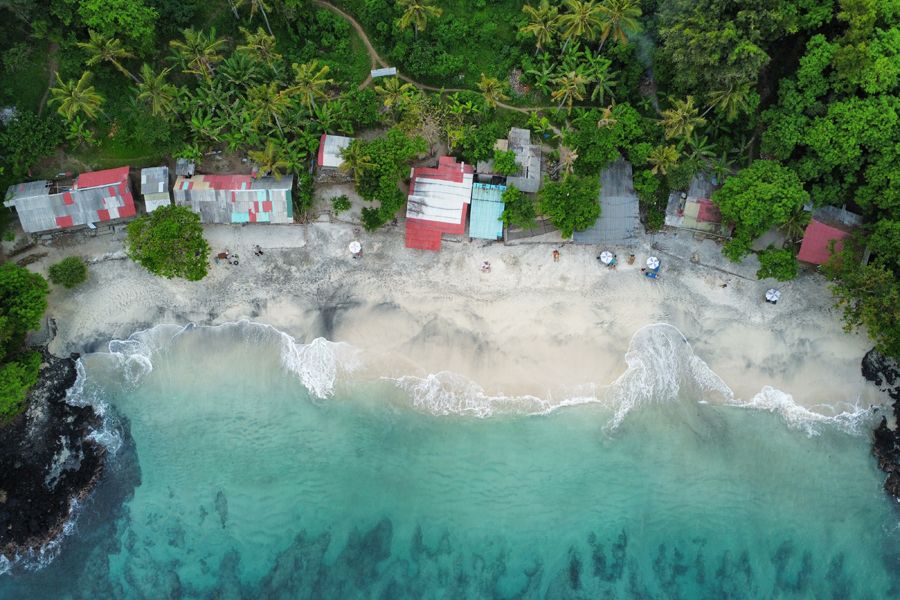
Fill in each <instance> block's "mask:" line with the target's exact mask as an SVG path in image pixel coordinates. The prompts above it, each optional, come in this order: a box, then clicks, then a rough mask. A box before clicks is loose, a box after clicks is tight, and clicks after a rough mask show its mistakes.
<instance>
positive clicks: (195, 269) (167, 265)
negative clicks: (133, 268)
mask: <svg viewBox="0 0 900 600" xmlns="http://www.w3.org/2000/svg"><path fill="white" fill-rule="evenodd" d="M125 246H126V248H127V249H128V256H130V257H131V258H132V259H133V260H134V261H135V262H137V263H138V264H140V265H142V266H143V267H144V268H145V269H147V270H148V271H150V272H151V273H154V274H156V275H159V276H160V277H168V278H172V277H183V278H184V279H187V280H189V281H199V280H200V279H203V278H204V277H206V272H207V269H208V266H209V264H208V263H209V244H208V243H206V240H205V239H204V238H203V227H201V226H200V216H199V215H197V214H195V213H193V212H192V211H191V210H190V209H189V208H185V207H183V206H162V207H160V208H157V209H156V210H154V211H153V212H152V213H150V214H148V215H143V216H141V217H138V218H137V219H135V220H134V221H132V222H131V223H129V224H128V235H127V237H126V239H125Z"/></svg>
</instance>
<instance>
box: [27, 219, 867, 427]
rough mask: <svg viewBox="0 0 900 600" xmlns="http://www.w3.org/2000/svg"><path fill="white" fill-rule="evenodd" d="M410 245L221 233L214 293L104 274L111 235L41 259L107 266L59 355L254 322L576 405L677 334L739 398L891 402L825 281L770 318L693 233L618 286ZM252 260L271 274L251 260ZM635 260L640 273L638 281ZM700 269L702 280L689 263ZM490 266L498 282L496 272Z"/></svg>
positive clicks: (68, 297) (510, 249)
mask: <svg viewBox="0 0 900 600" xmlns="http://www.w3.org/2000/svg"><path fill="white" fill-rule="evenodd" d="M402 234H403V232H402V229H401V228H388V229H386V230H384V231H381V232H378V233H376V234H366V233H362V234H361V236H360V237H361V239H362V241H363V245H364V252H365V255H364V257H363V258H362V259H361V260H354V259H352V258H350V255H349V252H348V251H347V244H348V243H349V242H350V241H351V240H352V239H353V237H354V232H353V229H352V228H351V227H349V226H345V225H331V224H327V223H320V224H314V225H309V226H265V225H261V226H247V227H243V228H242V227H232V226H210V227H207V237H208V239H209V240H210V244H211V245H212V247H213V252H214V253H215V252H218V251H221V250H224V249H225V248H228V249H230V250H231V251H232V252H237V253H238V254H239V255H240V260H241V264H240V265H239V266H237V267H234V266H228V265H224V264H220V265H214V266H213V267H212V269H211V273H210V275H209V277H207V279H205V280H204V281H202V282H198V283H191V282H186V281H182V280H165V279H159V278H156V277H153V276H151V275H150V274H149V273H147V272H146V271H144V270H143V269H142V268H141V267H139V266H137V265H136V264H134V263H132V262H131V261H129V260H102V258H103V257H104V256H107V257H108V256H109V255H110V253H116V252H119V253H121V249H122V244H121V242H120V241H117V240H115V239H112V236H107V237H106V238H102V239H91V240H88V241H85V242H83V243H77V244H76V243H71V242H69V243H65V247H61V246H63V244H60V243H57V246H56V247H53V248H49V249H48V248H40V250H41V251H49V255H48V256H47V257H46V258H45V259H43V260H42V261H40V262H38V263H35V264H34V265H32V268H34V269H35V270H43V269H45V268H46V265H47V264H49V263H50V262H54V261H56V260H58V259H59V258H60V257H61V256H63V255H67V254H80V255H82V256H84V257H85V258H87V259H89V260H98V259H100V260H101V262H98V263H97V264H95V265H92V267H91V270H90V280H89V282H88V283H87V284H86V285H84V286H82V287H81V288H79V289H76V290H74V291H67V290H64V289H56V290H54V291H53V293H52V295H51V298H50V310H49V314H50V316H52V317H53V318H55V319H56V321H57V323H58V327H59V329H58V336H57V338H56V339H55V340H54V342H53V343H52V346H51V349H52V350H53V351H55V352H56V353H67V352H72V351H79V352H84V351H91V350H104V349H105V347H106V346H105V342H106V341H108V340H109V339H111V338H124V337H127V336H128V335H129V334H131V333H132V332H134V331H135V330H138V329H144V328H147V327H149V326H151V325H154V324H158V323H187V322H191V321H192V322H195V323H198V324H215V323H222V322H227V321H234V320H238V319H244V318H246V319H251V320H255V321H259V322H264V323H267V324H270V325H273V326H275V327H277V328H279V329H281V330H283V331H286V332H287V333H289V334H291V335H293V336H294V337H296V338H297V339H298V341H310V340H312V339H314V338H316V337H319V336H322V337H326V338H328V339H330V340H334V341H344V342H348V343H350V344H352V345H354V346H355V347H357V348H359V349H360V350H361V351H362V355H361V356H362V358H363V360H364V363H365V369H366V371H365V374H367V375H369V376H378V375H389V376H401V375H415V376H419V377H424V376H427V375H428V374H430V373H438V372H441V371H450V372H454V373H458V374H461V375H464V376H466V377H468V378H471V379H472V380H474V381H475V382H478V384H480V385H481V386H483V387H484V388H485V390H486V391H487V392H488V393H505V394H533V395H537V396H541V397H548V396H554V397H561V396H565V395H571V394H573V393H575V392H576V391H577V390H580V389H584V386H587V388H588V389H590V386H603V385H606V384H608V383H610V382H612V381H613V380H615V379H616V378H617V377H618V376H619V375H620V374H621V373H622V372H623V371H624V370H625V368H626V363H625V356H624V355H625V352H626V351H627V349H628V347H629V342H630V340H631V338H632V336H633V335H634V333H635V332H636V331H638V330H639V329H640V328H642V327H643V326H645V325H648V324H653V323H658V322H665V323H670V324H672V325H674V326H676V327H677V328H679V329H680V330H681V331H682V333H683V334H684V336H685V337H686V338H687V340H688V341H689V342H690V344H691V345H692V346H693V348H694V351H695V352H696V354H697V355H698V356H699V357H700V358H702V359H703V360H704V361H706V362H707V363H708V364H709V366H710V367H711V368H712V369H713V370H714V371H715V372H716V373H718V374H719V375H720V376H721V377H722V379H724V381H725V382H726V383H727V384H728V385H729V386H730V387H731V388H732V389H733V390H734V393H735V396H736V397H737V398H739V399H743V400H749V399H750V398H752V397H753V396H754V395H755V394H757V393H758V392H760V390H761V389H762V388H763V386H765V385H769V386H772V387H775V388H777V389H779V390H782V391H784V392H786V393H789V394H791V395H792V396H793V397H794V400H795V401H796V402H797V403H798V404H802V405H805V406H809V407H817V408H816V409H817V410H821V411H822V412H824V413H826V414H829V413H830V411H829V409H828V408H827V407H821V406H819V405H823V404H827V405H831V406H834V407H835V408H836V409H838V410H843V409H844V408H846V404H847V403H854V402H857V401H859V403H860V404H864V405H865V406H868V405H870V404H875V403H881V402H883V401H884V400H883V398H882V397H881V395H880V394H879V393H878V392H877V390H875V389H874V387H872V386H870V385H869V384H867V383H866V382H865V380H864V379H863V378H862V376H861V375H860V368H859V364H860V359H861V358H862V356H863V354H864V353H865V352H866V351H867V350H868V349H869V348H870V347H871V343H870V342H869V341H868V340H867V339H866V338H865V336H862V335H857V334H847V333H844V332H843V331H842V328H841V322H840V318H839V317H840V315H839V314H837V313H836V312H835V311H833V310H832V309H831V308H830V304H831V298H830V294H829V293H828V291H827V289H826V284H825V281H824V280H823V279H822V278H821V277H820V276H818V275H816V274H806V275H803V276H801V278H800V279H798V280H797V281H795V282H791V283H788V284H782V285H780V286H779V287H781V289H782V291H783V297H782V301H781V302H780V303H779V304H778V305H777V306H772V305H770V304H766V303H765V302H763V294H764V292H765V290H766V289H767V288H768V287H771V286H772V285H773V284H774V282H773V281H756V280H755V277H754V275H753V274H754V273H755V270H756V264H755V259H750V260H748V261H746V264H744V265H737V266H736V265H732V264H730V263H728V262H727V261H725V260H724V259H723V258H722V257H721V254H720V248H719V246H717V245H716V244H714V243H712V242H710V241H705V242H699V241H696V240H694V239H693V237H692V236H689V235H686V234H679V235H675V234H663V235H658V236H652V237H648V238H646V239H645V240H642V241H641V242H639V243H637V244H635V245H634V246H633V247H632V248H630V249H629V248H613V250H614V251H616V252H617V253H618V256H619V262H620V265H621V266H620V267H619V269H618V270H617V271H608V270H607V269H605V268H603V267H602V266H601V265H600V264H599V262H598V261H597V260H596V258H595V257H596V255H597V254H598V253H599V250H600V249H599V248H597V247H596V246H575V245H571V244H567V245H563V246H559V249H560V252H561V255H562V256H561V260H560V261H559V262H558V263H554V262H553V261H552V258H551V252H552V249H553V248H554V246H552V245H547V244H533V243H532V244H519V245H511V246H504V245H502V244H491V245H485V244H484V243H482V242H478V241H476V242H472V243H467V242H463V243H459V242H456V243H454V242H445V243H444V249H443V251H442V252H441V253H439V254H434V253H430V252H421V251H412V250H408V249H406V248H404V247H403V235H402ZM253 244H260V245H261V246H262V247H263V248H264V250H265V255H264V256H263V257H256V256H254V255H253V252H252V250H251V248H252V245H253ZM651 244H652V245H653V246H654V248H651ZM630 252H634V253H635V254H636V255H637V262H636V263H635V265H634V266H628V265H627V264H625V259H626V257H627V255H628V254H629V253H630ZM693 253H696V255H697V258H699V264H695V263H692V262H691V261H690V260H688V259H689V258H690V256H691V254H693ZM650 254H656V255H658V256H659V257H660V258H661V259H662V261H663V269H662V273H663V276H662V278H661V279H660V280H659V281H651V280H648V279H646V278H644V277H641V276H640V275H639V273H638V271H637V270H638V269H639V267H640V266H641V264H642V263H643V261H644V260H646V258H647V256H648V255H650ZM483 260H488V261H490V262H491V265H492V271H491V272H490V273H487V274H486V273H482V272H481V271H480V269H479V266H480V264H481V262H482V261H483ZM723 283H724V284H727V287H725V288H722V287H720V286H721V285H722V284H723Z"/></svg>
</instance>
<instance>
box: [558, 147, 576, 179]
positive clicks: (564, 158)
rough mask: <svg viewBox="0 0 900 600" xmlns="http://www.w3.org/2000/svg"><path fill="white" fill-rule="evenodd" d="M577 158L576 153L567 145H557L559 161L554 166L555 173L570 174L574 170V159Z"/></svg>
mask: <svg viewBox="0 0 900 600" xmlns="http://www.w3.org/2000/svg"><path fill="white" fill-rule="evenodd" d="M576 160H578V153H577V152H575V150H573V149H572V148H569V147H568V146H560V147H559V163H558V164H557V166H556V173H557V174H561V175H562V176H563V177H565V176H567V175H571V174H572V173H574V172H575V161H576Z"/></svg>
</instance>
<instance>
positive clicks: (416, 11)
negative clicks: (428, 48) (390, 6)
mask: <svg viewBox="0 0 900 600" xmlns="http://www.w3.org/2000/svg"><path fill="white" fill-rule="evenodd" d="M431 2H432V0H397V4H398V5H399V6H402V7H403V14H402V15H400V18H399V19H397V26H398V27H400V29H406V28H407V27H409V26H410V25H412V26H413V31H414V32H415V35H416V37H417V38H418V37H419V31H424V30H425V26H426V25H427V24H428V19H430V18H432V17H434V18H437V17H439V16H441V15H442V14H443V13H444V9H442V8H438V7H437V6H434V5H432V4H431Z"/></svg>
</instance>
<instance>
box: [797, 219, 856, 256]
mask: <svg viewBox="0 0 900 600" xmlns="http://www.w3.org/2000/svg"><path fill="white" fill-rule="evenodd" d="M861 223H862V218H861V217H860V216H859V215H857V214H854V213H851V212H849V211H846V210H844V209H842V208H837V207H834V206H826V207H823V208H820V209H818V210H817V211H816V212H815V213H813V217H812V219H810V221H809V225H807V226H806V232H805V233H804V234H803V242H802V243H801V244H800V252H798V253H797V260H802V261H803V262H807V263H812V264H814V265H821V264H824V263H826V262H828V259H829V258H830V257H831V252H830V246H831V242H832V241H833V242H834V251H835V252H840V251H841V249H842V248H843V247H844V243H843V240H844V239H845V238H847V237H848V236H849V235H850V233H851V231H852V230H853V228H854V227H857V226H859V225H860V224H861Z"/></svg>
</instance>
